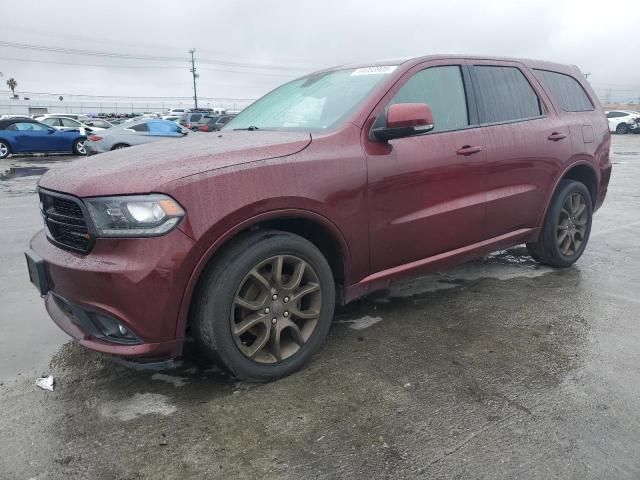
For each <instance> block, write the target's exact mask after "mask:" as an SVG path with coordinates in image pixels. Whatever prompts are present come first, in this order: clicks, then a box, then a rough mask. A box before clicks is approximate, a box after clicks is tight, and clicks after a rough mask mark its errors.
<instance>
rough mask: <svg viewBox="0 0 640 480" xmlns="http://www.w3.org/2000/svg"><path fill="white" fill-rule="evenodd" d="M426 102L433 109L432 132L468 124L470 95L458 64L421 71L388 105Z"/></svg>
mask: <svg viewBox="0 0 640 480" xmlns="http://www.w3.org/2000/svg"><path fill="white" fill-rule="evenodd" d="M396 103H426V104H428V105H429V106H430V107H431V110H432V111H433V130H432V132H443V131H450V130H457V129H460V128H464V127H466V126H468V125H469V114H468V112H467V97H466V95H465V91H464V82H463V80H462V72H461V71H460V67H459V66H443V67H431V68H427V69H425V70H421V71H420V72H418V73H416V74H415V75H414V76H413V77H411V78H410V79H409V81H407V83H405V84H404V85H403V86H402V88H400V90H398V93H396V94H395V96H394V97H393V99H392V100H391V102H390V103H389V105H395V104H396Z"/></svg>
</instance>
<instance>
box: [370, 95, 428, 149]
mask: <svg viewBox="0 0 640 480" xmlns="http://www.w3.org/2000/svg"><path fill="white" fill-rule="evenodd" d="M386 120H387V122H386V126H384V127H379V128H375V129H373V132H372V133H373V136H374V137H375V138H376V139H378V140H380V141H383V142H387V141H389V140H393V139H394V138H403V137H412V136H415V135H421V134H423V133H427V132H429V131H431V130H433V113H432V111H431V107H430V106H429V105H427V104H426V103H396V104H395V105H391V106H390V107H389V109H388V110H387V118H386Z"/></svg>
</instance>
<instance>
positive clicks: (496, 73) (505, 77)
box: [474, 65, 542, 123]
mask: <svg viewBox="0 0 640 480" xmlns="http://www.w3.org/2000/svg"><path fill="white" fill-rule="evenodd" d="M474 71H475V77H476V80H477V83H478V88H479V91H480V92H479V93H480V95H479V99H478V106H479V110H480V118H481V120H480V121H481V123H498V122H510V121H515V120H525V119H527V118H534V117H539V116H540V115H542V107H541V105H540V99H539V98H538V95H536V92H535V90H534V89H533V87H532V86H531V84H530V83H529V81H528V80H527V79H526V77H525V76H524V74H523V73H522V72H521V71H520V69H518V68H515V67H496V66H485V65H476V66H474Z"/></svg>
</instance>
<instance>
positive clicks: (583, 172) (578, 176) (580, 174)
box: [538, 160, 600, 225]
mask: <svg viewBox="0 0 640 480" xmlns="http://www.w3.org/2000/svg"><path fill="white" fill-rule="evenodd" d="M562 180H575V181H577V182H580V183H582V184H584V185H585V186H586V187H587V190H589V194H590V195H591V203H592V206H593V208H594V209H595V207H596V202H597V200H598V184H599V181H600V178H599V175H598V172H597V171H596V169H595V168H594V167H593V164H592V163H591V162H589V161H588V160H578V161H576V162H574V163H572V164H571V165H569V166H568V167H567V168H565V170H564V171H562V173H561V174H560V175H559V176H558V178H557V179H556V181H555V183H554V185H553V188H552V189H551V190H550V193H549V195H548V198H547V200H546V204H545V207H544V211H543V212H542V217H541V218H540V220H539V221H538V223H539V224H540V225H542V223H543V222H544V219H545V218H546V216H547V211H548V210H549V206H550V205H551V201H552V200H553V196H554V195H555V193H556V191H557V190H558V186H559V185H560V182H561V181H562Z"/></svg>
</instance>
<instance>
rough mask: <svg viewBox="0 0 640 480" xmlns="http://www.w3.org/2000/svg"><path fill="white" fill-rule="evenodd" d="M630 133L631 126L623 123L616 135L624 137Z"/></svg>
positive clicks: (618, 127)
mask: <svg viewBox="0 0 640 480" xmlns="http://www.w3.org/2000/svg"><path fill="white" fill-rule="evenodd" d="M628 131H629V125H627V124H626V123H621V124H620V125H618V126H617V127H616V133H617V134H619V135H624V134H625V133H627V132H628Z"/></svg>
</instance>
